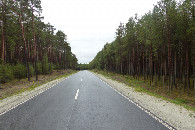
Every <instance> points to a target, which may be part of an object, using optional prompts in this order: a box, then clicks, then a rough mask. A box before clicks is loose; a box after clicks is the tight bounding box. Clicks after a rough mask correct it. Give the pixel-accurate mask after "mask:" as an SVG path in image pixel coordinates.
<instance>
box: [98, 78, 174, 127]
mask: <svg viewBox="0 0 195 130" xmlns="http://www.w3.org/2000/svg"><path fill="white" fill-rule="evenodd" d="M94 76H96V75H95V74H94ZM96 77H97V78H98V79H99V80H101V81H102V82H103V83H105V84H106V85H107V86H109V87H110V88H111V89H113V90H114V91H116V92H117V93H118V94H120V95H121V96H123V97H124V98H126V99H127V100H129V101H130V102H131V103H133V104H135V105H136V106H137V107H138V108H140V109H141V110H142V111H144V112H146V113H147V114H148V115H150V116H151V117H152V118H154V119H155V120H157V121H158V122H160V123H161V124H163V125H164V126H165V127H167V128H168V129H169V130H176V128H174V127H173V126H171V125H170V124H168V123H167V122H166V121H164V120H162V119H161V118H159V117H158V116H156V115H155V114H153V113H152V112H150V111H149V110H147V109H145V108H144V107H142V106H141V105H140V104H138V103H136V102H135V101H133V100H131V99H130V98H129V97H127V96H125V95H124V94H123V93H121V92H119V91H118V90H117V89H115V88H113V87H112V86H110V85H109V84H108V83H106V82H105V81H104V80H102V79H101V78H99V77H98V76H96Z"/></svg>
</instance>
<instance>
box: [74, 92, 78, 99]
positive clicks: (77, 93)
mask: <svg viewBox="0 0 195 130" xmlns="http://www.w3.org/2000/svg"><path fill="white" fill-rule="evenodd" d="M78 95H79V89H78V90H77V93H76V95H75V97H74V99H75V100H77V97H78Z"/></svg>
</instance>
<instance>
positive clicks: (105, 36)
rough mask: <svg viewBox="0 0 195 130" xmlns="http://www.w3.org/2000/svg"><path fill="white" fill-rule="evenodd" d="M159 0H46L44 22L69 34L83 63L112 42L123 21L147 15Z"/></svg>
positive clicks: (77, 55) (44, 2)
mask: <svg viewBox="0 0 195 130" xmlns="http://www.w3.org/2000/svg"><path fill="white" fill-rule="evenodd" d="M156 3H157V0H42V8H43V12H42V16H44V22H45V23H48V22H50V24H51V25H53V26H54V27H55V28H56V29H57V30H61V31H63V32H64V33H65V34H66V35H67V36H68V42H69V43H70V46H71V48H72V52H73V53H74V54H76V57H77V58H78V62H79V63H89V62H90V61H91V60H93V58H94V57H95V56H96V54H97V52H98V51H100V50H101V49H102V48H103V46H104V45H105V44H106V42H109V43H110V42H112V41H113V40H114V37H115V32H116V29H117V28H118V26H119V24H120V22H122V23H127V22H128V19H129V18H130V17H132V16H133V17H134V16H135V14H136V13H137V14H138V16H141V15H144V14H145V13H147V12H148V11H149V10H152V9H153V5H154V4H156Z"/></svg>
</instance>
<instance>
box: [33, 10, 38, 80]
mask: <svg viewBox="0 0 195 130" xmlns="http://www.w3.org/2000/svg"><path fill="white" fill-rule="evenodd" d="M33 13H34V10H33V7H32V31H33V42H34V64H35V74H36V80H38V72H37V45H36V41H35V40H36V38H35V30H34V14H33Z"/></svg>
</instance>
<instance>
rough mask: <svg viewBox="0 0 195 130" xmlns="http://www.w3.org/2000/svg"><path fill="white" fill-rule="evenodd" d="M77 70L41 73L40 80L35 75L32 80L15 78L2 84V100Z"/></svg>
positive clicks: (0, 97) (0, 98)
mask: <svg viewBox="0 0 195 130" xmlns="http://www.w3.org/2000/svg"><path fill="white" fill-rule="evenodd" d="M76 72H77V71H75V70H62V71H58V72H57V71H53V73H52V74H51V75H39V80H38V81H36V80H35V77H32V78H31V81H30V82H29V81H28V80H27V78H26V79H21V80H14V81H11V82H8V83H5V84H1V88H0V101H1V100H3V99H5V98H7V97H10V96H13V95H16V94H19V93H22V92H24V91H28V90H33V89H35V88H36V87H38V86H41V85H43V84H45V83H48V82H50V81H52V80H56V79H60V78H63V77H67V76H69V75H71V74H74V73H76Z"/></svg>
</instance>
